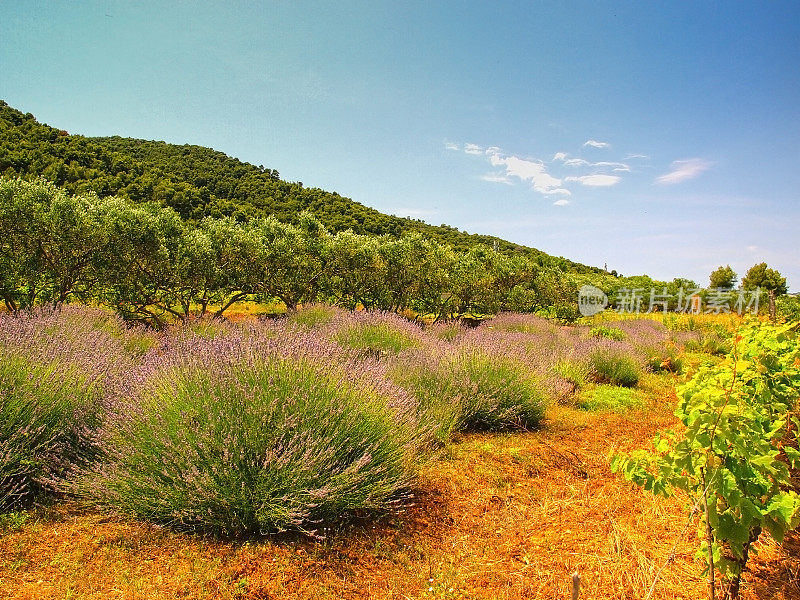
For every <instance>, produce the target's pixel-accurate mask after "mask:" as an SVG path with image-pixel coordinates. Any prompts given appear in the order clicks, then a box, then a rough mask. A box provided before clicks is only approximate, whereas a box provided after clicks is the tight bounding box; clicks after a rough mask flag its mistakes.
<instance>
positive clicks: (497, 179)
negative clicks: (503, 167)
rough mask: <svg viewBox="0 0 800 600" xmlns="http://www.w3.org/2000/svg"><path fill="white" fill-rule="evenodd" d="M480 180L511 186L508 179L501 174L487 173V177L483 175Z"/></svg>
mask: <svg viewBox="0 0 800 600" xmlns="http://www.w3.org/2000/svg"><path fill="white" fill-rule="evenodd" d="M481 179H482V180H483V181H488V182H489V183H505V184H506V185H511V180H509V178H508V177H506V176H505V175H503V174H502V173H489V174H487V175H483V176H482V177H481Z"/></svg>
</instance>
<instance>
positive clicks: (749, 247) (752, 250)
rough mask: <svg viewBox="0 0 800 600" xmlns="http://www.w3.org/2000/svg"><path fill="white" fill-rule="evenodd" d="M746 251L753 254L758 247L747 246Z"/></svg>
mask: <svg viewBox="0 0 800 600" xmlns="http://www.w3.org/2000/svg"><path fill="white" fill-rule="evenodd" d="M747 249H748V250H749V251H750V252H755V251H756V250H758V246H748V247H747Z"/></svg>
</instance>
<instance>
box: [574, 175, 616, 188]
mask: <svg viewBox="0 0 800 600" xmlns="http://www.w3.org/2000/svg"><path fill="white" fill-rule="evenodd" d="M564 181H577V182H578V183H580V184H581V185H588V186H591V187H608V186H610V185H616V184H618V183H619V182H620V181H622V177H618V176H617V175H584V176H583V177H566V178H565V179H564Z"/></svg>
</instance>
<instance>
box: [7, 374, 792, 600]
mask: <svg viewBox="0 0 800 600" xmlns="http://www.w3.org/2000/svg"><path fill="white" fill-rule="evenodd" d="M674 401H675V398H674V396H673V395H672V393H671V392H660V393H655V391H654V390H651V405H650V406H649V407H648V408H647V409H645V410H641V411H637V412H631V413H628V414H624V415H623V414H616V413H606V414H590V413H585V412H580V411H576V410H573V409H571V408H566V407H554V408H553V409H551V410H550V412H549V413H548V419H547V422H546V423H545V426H544V427H543V428H542V430H540V431H536V432H525V433H513V434H475V435H468V436H464V437H462V438H460V439H458V440H456V441H455V442H454V443H453V444H452V445H451V446H450V447H449V448H448V449H447V450H446V451H445V452H444V453H443V455H442V456H441V457H440V459H439V460H437V461H434V462H431V463H430V464H428V465H424V466H423V467H421V471H422V473H421V477H420V482H421V483H420V485H419V489H418V490H417V491H416V500H415V502H414V504H413V505H410V506H406V507H405V508H404V509H403V510H401V511H398V512H397V513H395V514H392V515H387V516H384V517H382V518H380V519H378V520H369V519H366V518H365V519H363V521H362V522H357V521H356V522H351V523H350V524H348V525H347V526H346V527H343V528H342V530H341V531H337V532H333V533H332V534H331V535H329V537H328V538H327V539H326V540H325V541H322V542H319V541H312V540H308V539H304V538H300V537H283V538H274V539H269V540H260V541H250V542H221V541H214V540H208V539H201V538H198V537H193V536H188V535H182V534H177V533H173V532H170V531H166V530H164V529H161V528H157V527H154V526H151V525H147V524H142V523H136V522H131V521H123V520H118V519H114V518H109V517H105V516H103V515H100V514H97V513H96V512H93V511H90V510H86V509H82V508H80V507H79V506H76V505H74V504H70V503H63V504H59V505H57V506H56V507H55V508H51V509H48V510H40V511H38V512H35V513H32V514H31V516H30V517H29V519H28V522H27V523H25V524H24V525H23V526H22V527H21V528H19V529H18V530H16V531H7V532H6V533H4V534H2V535H0V599H12V598H13V599H15V600H21V599H37V600H38V599H42V600H44V599H51V598H52V599H56V598H58V599H67V598H81V599H100V598H103V599H106V598H119V599H131V600H132V599H148V600H150V599H160V598H164V599H167V598H168V599H174V598H191V599H200V598H208V599H241V600H245V599H250V600H255V599H287V600H289V599H298V598H314V599H323V598H331V599H333V598H345V599H354V598H376V599H377V598H380V599H398V600H401V599H407V598H414V599H416V598H475V599H479V598H480V599H483V598H485V599H487V600H488V599H492V600H495V599H497V600H500V599H520V598H542V599H544V598H548V599H550V598H553V599H557V598H568V597H569V589H570V575H571V573H572V572H574V571H576V570H577V571H579V572H580V573H581V574H582V576H583V580H584V587H583V589H582V591H581V596H580V597H581V598H582V599H586V598H592V599H596V600H597V599H633V598H637V599H638V598H644V597H645V596H646V594H647V591H648V589H649V587H650V585H651V584H652V581H653V578H654V575H655V573H656V572H657V571H658V570H659V569H660V568H661V566H662V565H663V564H664V561H666V560H667V558H668V557H669V556H670V552H671V550H672V549H673V547H675V559H674V561H672V562H671V563H670V564H669V565H668V566H667V567H666V568H665V569H664V571H663V573H662V576H661V580H660V581H659V583H658V585H657V587H656V590H655V593H654V595H653V598H659V599H663V600H666V599H680V598H685V599H695V598H703V597H704V594H705V582H704V580H703V579H702V578H701V576H700V567H701V565H700V562H699V561H697V560H696V559H695V558H694V556H693V555H694V548H695V543H696V539H695V532H696V528H695V527H693V526H692V527H689V528H688V529H686V530H685V531H684V532H683V533H682V530H684V524H685V523H686V518H687V507H686V505H685V503H684V502H683V501H681V500H680V499H670V500H664V499H658V498H654V497H653V496H652V495H650V494H649V493H647V492H644V491H642V490H641V489H639V488H638V487H636V486H633V485H631V484H628V483H626V482H624V481H622V480H620V478H619V477H617V476H615V475H613V474H612V473H611V472H610V470H609V468H608V460H607V454H608V452H609V450H610V449H611V448H612V447H615V448H617V449H630V448H634V447H642V446H645V445H646V444H647V442H648V440H649V439H650V438H651V437H652V436H653V434H654V433H655V432H656V431H657V430H658V429H661V428H663V427H666V426H669V425H671V424H672V423H673V422H674V418H673V417H672V416H671V411H672V408H673V406H674ZM742 595H743V597H744V598H748V599H755V598H759V599H779V598H782V599H788V598H800V539H798V537H797V536H794V537H790V538H789V539H788V540H787V541H786V543H785V544H784V545H783V546H779V545H777V544H775V543H774V542H772V541H770V540H766V541H764V542H762V543H761V544H760V552H759V555H758V557H756V558H755V559H754V560H753V561H752V565H751V567H750V570H749V572H748V573H747V575H746V577H745V584H744V586H743V594H742Z"/></svg>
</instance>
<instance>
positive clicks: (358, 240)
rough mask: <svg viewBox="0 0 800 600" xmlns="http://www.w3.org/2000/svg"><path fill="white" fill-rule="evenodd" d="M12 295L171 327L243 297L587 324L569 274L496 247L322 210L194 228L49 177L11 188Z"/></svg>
mask: <svg viewBox="0 0 800 600" xmlns="http://www.w3.org/2000/svg"><path fill="white" fill-rule="evenodd" d="M0 233H1V234H0V298H2V300H3V302H4V303H5V305H6V307H7V308H8V309H10V310H19V309H24V308H28V307H33V306H37V305H42V304H54V305H58V304H62V303H65V302H69V301H71V300H80V301H83V302H88V303H99V304H103V305H107V306H110V307H113V308H114V309H115V310H116V311H117V312H118V313H119V314H120V315H121V316H122V317H123V318H125V319H127V320H133V321H143V322H148V323H150V324H153V325H155V326H161V325H163V324H164V323H165V322H166V321H168V320H174V319H185V318H187V317H189V316H191V315H204V314H206V313H208V312H211V311H212V310H213V312H215V313H216V314H218V315H223V314H224V312H225V310H227V309H228V308H229V307H230V306H231V305H232V303H234V302H236V301H237V300H242V299H246V298H247V299H256V300H260V301H267V300H272V299H279V300H281V301H282V302H283V303H284V304H285V305H286V307H287V308H288V309H289V310H292V309H294V308H295V307H296V306H297V305H298V304H300V303H308V302H314V301H325V302H329V303H332V304H337V305H341V306H345V307H349V308H353V307H356V306H358V305H361V306H364V307H366V308H376V309H383V310H389V311H396V312H401V311H404V310H408V309H410V310H412V311H415V312H417V313H424V314H433V315H435V316H437V317H442V316H446V315H451V314H476V313H481V314H493V313H497V312H498V311H501V310H516V311H526V312H530V311H536V310H541V309H545V308H546V309H547V310H548V311H549V312H550V313H551V314H553V315H555V316H562V317H573V316H576V310H577V303H576V298H577V287H576V285H575V283H574V282H573V280H572V279H571V278H570V277H568V276H567V274H566V273H565V272H563V271H562V270H561V269H560V268H558V267H554V266H541V265H540V264H539V263H538V262H537V261H536V260H535V259H531V258H529V257H526V256H523V255H521V254H504V253H502V252H499V251H497V250H495V249H494V248H492V247H490V246H484V245H473V246H472V247H470V248H469V249H467V250H457V249H454V248H452V247H451V246H449V245H446V244H442V243H440V242H438V241H435V240H432V239H430V238H429V237H427V236H424V235H422V234H420V233H411V234H407V235H403V236H401V237H399V238H395V237H392V236H389V235H383V236H374V235H360V234H357V233H353V232H352V231H349V230H348V231H340V232H338V233H335V234H334V233H330V232H329V231H328V230H327V229H326V228H325V227H324V226H323V225H322V223H321V222H320V221H319V220H318V219H317V218H316V217H314V216H313V215H311V214H310V213H308V212H303V213H301V214H300V215H299V217H298V218H297V222H296V224H289V223H282V222H280V221H279V220H277V219H276V218H275V217H273V216H269V217H257V218H252V219H249V220H247V221H244V222H239V221H237V220H236V219H234V218H232V217H221V218H215V217H206V218H204V219H202V220H200V221H199V222H191V221H186V220H184V219H182V218H181V216H180V215H179V214H178V213H177V212H176V211H175V210H173V209H172V208H170V207H164V206H161V205H159V204H156V203H152V202H150V203H134V202H131V201H129V200H126V199H124V198H119V197H115V196H108V197H104V198H101V197H99V196H97V195H96V194H94V193H86V194H79V195H73V194H69V193H67V192H66V191H65V190H64V189H61V188H58V187H56V186H55V185H54V184H53V183H51V182H49V181H46V180H44V179H40V180H34V181H28V180H24V179H21V178H7V177H4V178H0Z"/></svg>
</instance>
